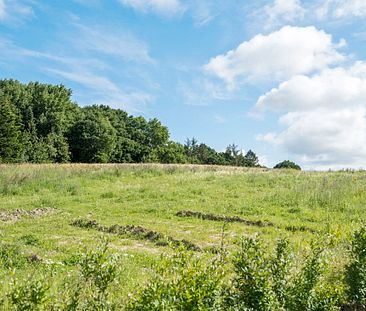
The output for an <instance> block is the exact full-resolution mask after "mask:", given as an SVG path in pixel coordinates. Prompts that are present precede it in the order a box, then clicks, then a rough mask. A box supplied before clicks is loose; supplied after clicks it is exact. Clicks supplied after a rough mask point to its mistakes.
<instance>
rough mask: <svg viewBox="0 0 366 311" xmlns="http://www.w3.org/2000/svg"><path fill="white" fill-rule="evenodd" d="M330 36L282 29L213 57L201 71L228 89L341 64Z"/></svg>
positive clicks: (311, 30) (311, 29)
mask: <svg viewBox="0 0 366 311" xmlns="http://www.w3.org/2000/svg"><path fill="white" fill-rule="evenodd" d="M341 44H344V42H343V41H342V42H340V43H339V44H335V43H333V42H332V36H331V35H330V34H327V33H325V32H324V31H322V30H318V29H316V28H315V27H312V26H311V27H292V26H285V27H283V28H282V29H280V30H278V31H276V32H273V33H270V34H269V35H261V34H260V35H257V36H255V37H254V38H252V39H251V40H249V41H245V42H243V43H241V44H240V45H239V46H238V47H237V48H236V49H235V50H231V51H229V52H227V53H226V54H222V55H218V56H216V57H214V58H212V59H211V60H210V61H209V63H208V64H206V65H205V66H204V69H205V70H206V71H207V72H208V73H210V74H213V75H215V76H217V77H219V78H221V79H222V80H224V81H225V82H226V83H227V85H228V86H229V87H232V88H233V87H235V84H236V83H237V82H239V83H240V82H243V81H244V82H247V81H251V82H254V81H258V80H269V79H275V80H279V81H281V80H285V79H288V78H290V77H292V76H293V75H297V74H309V73H312V72H314V71H317V70H321V69H324V68H326V67H327V66H329V65H331V64H335V63H338V62H341V61H343V60H344V59H345V57H344V55H342V54H341V53H339V52H338V51H337V49H338V48H339V47H340V45H341Z"/></svg>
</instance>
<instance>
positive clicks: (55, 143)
mask: <svg viewBox="0 0 366 311" xmlns="http://www.w3.org/2000/svg"><path fill="white" fill-rule="evenodd" d="M71 94H72V92H71V90H70V89H67V88H65V87H64V86H63V85H51V84H43V83H38V82H30V83H28V84H22V83H20V82H18V81H15V80H0V163H2V162H3V163H10V162H32V163H47V162H49V163H64V162H69V161H72V162H86V163H106V162H113V163H142V162H159V163H197V164H214V165H238V166H257V163H258V159H257V157H256V155H255V154H254V153H253V152H252V151H250V152H248V153H247V154H246V155H245V156H243V155H242V154H241V153H240V152H239V151H238V150H237V149H235V148H237V146H235V145H234V144H233V145H232V146H231V147H232V148H231V149H230V150H231V151H230V152H229V153H227V152H226V153H219V152H216V151H215V150H214V149H213V148H211V147H209V146H207V145H206V144H203V143H201V144H198V141H197V140H196V139H195V138H193V139H192V140H187V144H186V145H185V146H182V145H181V144H179V143H176V142H173V141H171V140H170V139H169V131H168V128H167V127H165V126H164V125H162V124H161V122H160V121H159V120H158V119H156V118H153V119H151V120H146V119H145V118H143V117H141V116H138V117H133V116H129V115H128V114H127V113H126V112H125V111H123V110H120V109H113V108H110V107H108V106H104V105H100V106H97V105H92V106H86V107H83V108H80V107H79V106H77V104H76V103H74V102H72V100H71ZM229 147H230V146H229ZM233 148H234V149H233Z"/></svg>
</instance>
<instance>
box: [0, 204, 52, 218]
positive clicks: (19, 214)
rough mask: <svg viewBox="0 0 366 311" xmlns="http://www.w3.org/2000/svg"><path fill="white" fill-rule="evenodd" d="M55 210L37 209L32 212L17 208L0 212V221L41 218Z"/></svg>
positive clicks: (48, 208) (47, 208)
mask: <svg viewBox="0 0 366 311" xmlns="http://www.w3.org/2000/svg"><path fill="white" fill-rule="evenodd" d="M55 211H56V209H54V208H50V207H39V208H35V209H32V210H29V211H27V210H24V209H20V208H17V209H15V210H11V211H9V210H0V221H17V220H19V219H21V218H23V217H42V216H45V215H48V214H51V213H54V212H55Z"/></svg>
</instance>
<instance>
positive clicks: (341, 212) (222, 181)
mask: <svg viewBox="0 0 366 311" xmlns="http://www.w3.org/2000/svg"><path fill="white" fill-rule="evenodd" d="M365 206H366V172H363V171H360V172H354V171H342V172H298V171H292V170H283V171H280V170H262V169H240V168H229V167H210V166H202V167H200V166H175V165H166V166H164V165H16V166H12V165H9V166H7V165H3V166H0V238H1V245H3V246H4V245H7V246H9V245H10V246H12V247H16V249H17V251H19V252H20V256H22V258H23V257H24V258H27V259H28V261H27V263H26V264H24V265H19V266H17V265H14V267H15V268H14V269H1V272H0V274H1V275H0V282H1V283H0V286H1V287H2V291H0V292H2V293H3V295H5V293H6V292H7V290H10V288H11V287H12V286H13V283H14V282H16V280H18V279H22V278H27V276H29V275H31V276H32V275H34V276H36V275H37V274H38V273H39V271H43V272H44V273H47V275H49V279H50V280H52V282H51V285H50V286H51V288H50V292H51V293H53V295H57V288H58V286H59V284H61V283H62V284H63V285H62V286H63V287H65V286H66V285H65V284H64V280H65V278H70V280H71V279H73V278H74V277H75V275H74V271H75V269H76V268H75V265H74V264H73V263H74V261H75V258H76V257H77V256H78V254H79V253H80V252H81V251H83V250H88V249H92V248H94V247H95V245H96V244H97V243H98V241H99V239H100V237H101V236H104V237H107V238H108V239H109V248H110V251H111V252H113V253H117V254H119V255H120V256H121V259H120V267H121V269H120V271H119V274H118V282H117V283H116V284H115V285H114V287H113V290H112V296H113V299H116V300H118V301H125V300H126V299H128V294H129V293H131V292H134V291H135V290H136V288H139V287H141V284H143V283H144V282H146V280H147V279H149V277H150V275H151V273H152V266H153V265H154V263H158V262H159V260H160V259H159V258H160V257H159V256H160V254H162V253H170V252H171V248H170V247H168V246H166V243H161V241H160V240H161V239H160V240H159V239H157V240H154V239H143V238H141V235H134V234H133V232H134V231H133V230H132V231H133V232H132V233H130V234H124V235H121V234H113V232H110V233H108V232H106V231H105V230H104V231H103V230H99V231H98V230H95V228H89V229H88V228H80V227H77V226H72V225H70V224H71V223H72V222H74V221H75V220H83V221H84V220H85V221H86V220H95V221H96V222H97V223H98V224H99V225H101V226H105V227H110V226H112V225H116V224H118V225H120V226H127V225H134V226H140V227H143V229H144V230H145V229H148V230H152V231H154V232H155V233H159V234H161V236H164V237H169V239H172V240H177V241H180V240H183V239H184V240H187V241H189V242H191V243H193V244H194V245H196V246H197V247H199V248H200V249H201V250H202V252H200V254H201V255H200V256H203V257H205V256H207V257H209V256H210V254H212V250H213V249H215V248H218V247H220V243H221V241H222V230H223V227H224V231H225V235H224V236H225V237H224V242H225V244H227V245H228V249H229V250H234V249H235V245H236V244H235V243H236V242H237V241H238V239H239V238H240V237H242V236H248V235H254V234H256V233H258V234H259V235H260V237H261V238H262V239H263V240H264V241H265V242H266V243H268V245H269V246H271V245H273V244H274V243H275V241H276V239H277V238H279V237H287V238H288V239H289V241H290V244H291V247H292V248H293V249H294V251H295V253H297V254H298V255H299V256H300V257H301V255H302V254H303V253H305V252H306V251H307V249H308V248H309V245H310V242H311V241H312V240H317V241H319V240H324V241H326V242H327V243H328V245H329V247H328V249H329V250H328V253H329V254H328V258H329V259H330V260H329V262H330V265H331V267H332V268H331V269H330V270H331V271H336V270H337V269H338V268H339V269H341V267H343V266H344V264H345V262H346V260H347V257H346V246H345V245H346V244H347V243H348V241H349V239H350V236H351V234H352V232H354V230H356V229H357V228H360V227H361V226H362V224H364V220H365V219H366V209H365ZM180 211H194V212H200V213H203V214H213V215H216V216H228V217H231V216H232V217H233V216H238V217H240V218H241V219H242V220H245V221H252V222H253V223H250V222H224V221H220V220H210V219H200V218H197V217H178V216H177V215H176V214H177V213H178V212H180ZM211 216H212V215H211ZM208 218H210V217H208ZM259 221H260V222H259ZM224 224H225V225H224ZM258 224H264V225H263V226H262V225H258ZM133 228H136V227H133ZM134 230H135V229H134ZM139 230H142V229H141V228H140V229H139ZM135 231H136V230H135ZM137 231H138V230H137ZM3 253H4V251H3ZM1 256H2V255H1V252H0V257H1ZM3 256H5V255H4V254H3ZM28 262H30V263H28ZM4 306H5V307H4V308H5V309H6V308H9V305H8V302H7V301H6V299H5V302H4Z"/></svg>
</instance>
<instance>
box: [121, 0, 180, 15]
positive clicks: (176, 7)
mask: <svg viewBox="0 0 366 311" xmlns="http://www.w3.org/2000/svg"><path fill="white" fill-rule="evenodd" d="M120 2H121V3H122V4H123V5H125V6H129V7H132V8H133V9H135V10H137V11H140V12H144V13H146V12H154V13H157V14H160V15H165V16H173V15H176V14H179V13H181V12H183V11H184V7H183V5H182V3H181V2H180V1H179V0H120Z"/></svg>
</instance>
